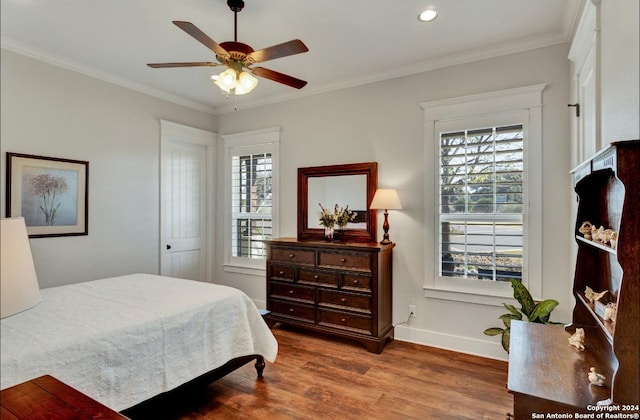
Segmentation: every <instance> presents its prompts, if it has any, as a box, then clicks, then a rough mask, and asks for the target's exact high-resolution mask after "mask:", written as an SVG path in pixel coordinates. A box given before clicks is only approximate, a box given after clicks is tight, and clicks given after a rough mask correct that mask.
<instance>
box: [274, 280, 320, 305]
mask: <svg viewBox="0 0 640 420" xmlns="http://www.w3.org/2000/svg"><path fill="white" fill-rule="evenodd" d="M269 285H270V291H269V297H272V298H277V299H286V300H296V301H300V302H305V303H310V304H312V305H313V304H314V303H315V288H314V287H309V286H298V285H295V284H287V283H278V282H271V283H270V284H269Z"/></svg>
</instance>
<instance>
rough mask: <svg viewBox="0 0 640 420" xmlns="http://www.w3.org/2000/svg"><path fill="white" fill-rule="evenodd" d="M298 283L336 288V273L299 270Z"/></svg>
mask: <svg viewBox="0 0 640 420" xmlns="http://www.w3.org/2000/svg"><path fill="white" fill-rule="evenodd" d="M298 282H300V283H308V284H315V285H322V286H325V287H335V288H338V272H336V271H321V270H307V269H301V270H299V271H298Z"/></svg>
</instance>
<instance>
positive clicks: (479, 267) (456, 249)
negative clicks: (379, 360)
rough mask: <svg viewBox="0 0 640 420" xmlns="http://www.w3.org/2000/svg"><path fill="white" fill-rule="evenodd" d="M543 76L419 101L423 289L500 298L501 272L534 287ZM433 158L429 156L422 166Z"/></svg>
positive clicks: (536, 291)
mask: <svg viewBox="0 0 640 420" xmlns="http://www.w3.org/2000/svg"><path fill="white" fill-rule="evenodd" d="M544 87H545V85H535V86H529V87H524V88H516V89H510V90H505V91H498V92H490V93H486V94H480V95H472V96H467V97H461V98H452V99H445V100H441V101H434V102H428V103H423V104H421V105H422V107H423V109H424V114H425V151H426V153H427V154H428V156H427V158H426V162H427V164H430V162H433V163H434V165H432V166H433V171H429V170H428V169H427V171H426V175H425V176H426V177H427V179H426V184H425V185H426V191H425V197H426V203H425V205H426V206H433V207H432V208H434V212H433V213H431V212H427V213H428V214H433V216H431V217H433V218H429V219H427V220H425V226H426V228H427V232H426V234H427V236H426V237H427V238H433V242H432V243H431V244H429V243H428V244H427V246H426V254H425V264H426V266H425V267H426V270H425V273H426V278H425V295H426V296H427V297H435V298H442V299H451V300H459V301H468V302H475V303H486V304H501V302H502V299H503V298H504V297H509V296H511V295H512V290H511V287H510V283H509V281H508V280H510V279H515V280H517V281H520V282H522V283H523V284H525V285H526V286H527V287H528V288H529V290H531V291H532V294H533V295H534V297H539V296H540V294H541V290H542V287H541V284H542V281H541V278H540V277H541V276H540V272H541V270H540V266H541V264H540V261H541V247H540V244H541V211H542V203H541V195H542V194H541V170H542V163H541V158H540V157H541V150H542V148H541V144H542V139H541V132H542V118H541V115H542V113H541V103H542V90H543V89H544ZM429 167H431V165H429Z"/></svg>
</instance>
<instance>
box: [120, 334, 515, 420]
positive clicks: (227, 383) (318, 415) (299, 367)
mask: <svg viewBox="0 0 640 420" xmlns="http://www.w3.org/2000/svg"><path fill="white" fill-rule="evenodd" d="M273 333H274V335H275V336H276V338H277V339H278V343H279V351H278V358H277V359H276V361H275V363H268V362H267V367H266V369H265V371H264V377H263V378H262V379H257V377H256V371H255V369H254V367H253V363H249V364H248V365H246V366H244V367H242V368H240V369H239V370H237V371H235V372H233V373H231V374H229V375H227V376H226V377H225V378H223V379H221V380H219V381H217V382H215V383H213V384H211V385H209V386H204V387H197V388H191V389H186V390H182V391H181V392H173V393H169V394H166V395H163V396H162V397H158V398H156V399H155V400H153V401H151V402H149V403H145V404H143V405H141V406H137V407H135V410H129V411H126V412H124V414H125V415H127V416H129V417H130V418H132V419H134V420H137V419H167V420H170V419H171V420H172V419H385V420H386V419H437V420H441V419H442V420H448V419H452V420H453V419H456V420H457V419H473V420H478V419H491V420H496V419H504V418H505V417H506V413H507V412H511V411H512V407H513V397H512V396H511V394H509V393H508V392H507V390H506V382H507V363H506V362H500V361H496V360H490V359H485V358H481V357H475V356H470V355H465V354H461V353H455V352H450V351H446V350H440V349H436V348H432V347H425V346H419V345H415V344H410V343H405V342H400V341H393V342H392V343H389V344H388V345H387V347H386V348H385V350H384V351H383V352H382V354H373V353H368V352H367V351H366V350H365V349H364V348H363V347H362V346H360V344H359V343H357V342H353V341H343V340H340V339H336V338H333V337H327V336H322V335H314V334H311V333H308V332H301V331H297V330H294V329H289V328H287V329H285V328H275V329H274V330H273Z"/></svg>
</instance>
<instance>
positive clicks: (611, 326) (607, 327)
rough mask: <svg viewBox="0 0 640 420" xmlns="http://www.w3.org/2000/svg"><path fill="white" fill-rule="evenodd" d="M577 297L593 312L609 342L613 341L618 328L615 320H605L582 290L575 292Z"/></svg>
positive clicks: (592, 314)
mask: <svg viewBox="0 0 640 420" xmlns="http://www.w3.org/2000/svg"><path fill="white" fill-rule="evenodd" d="M575 296H576V299H577V300H578V301H579V302H581V303H582V305H584V306H585V307H586V308H587V309H588V310H589V313H591V316H593V319H594V320H595V321H596V323H597V324H598V326H599V327H600V329H601V330H602V331H603V332H604V333H605V334H604V335H605V337H606V338H607V341H608V342H609V343H613V336H614V332H615V330H616V323H615V321H605V320H604V319H603V318H602V317H601V316H600V315H599V314H598V313H597V312H596V308H595V304H594V303H591V302H589V300H588V299H587V298H586V297H585V296H584V294H583V293H582V292H576V293H575Z"/></svg>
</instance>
